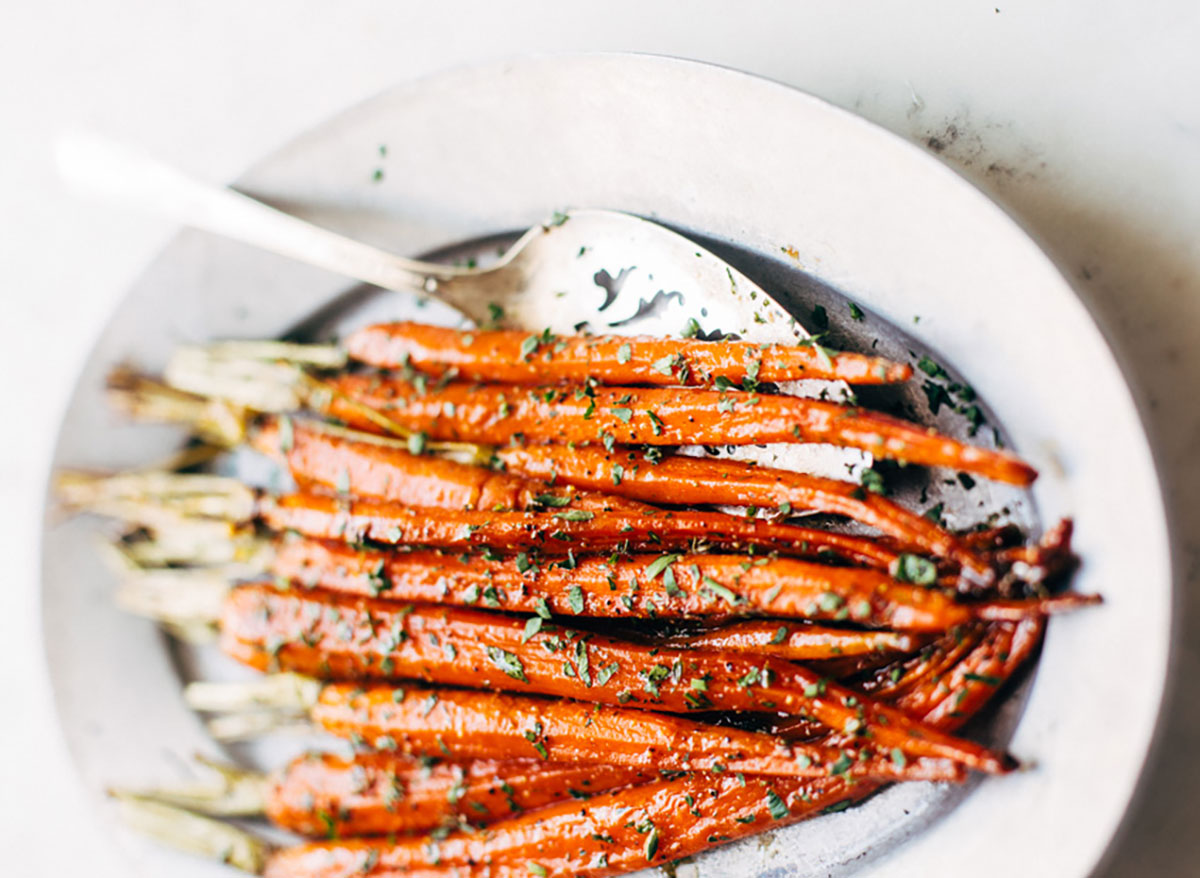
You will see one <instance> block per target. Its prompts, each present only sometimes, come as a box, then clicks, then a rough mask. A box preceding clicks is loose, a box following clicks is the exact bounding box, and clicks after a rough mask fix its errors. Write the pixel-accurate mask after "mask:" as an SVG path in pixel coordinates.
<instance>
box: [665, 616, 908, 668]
mask: <svg viewBox="0 0 1200 878" xmlns="http://www.w3.org/2000/svg"><path fill="white" fill-rule="evenodd" d="M668 642H670V643H671V644H672V645H674V646H683V647H689V648H691V649H716V650H722V649H724V650H733V651H734V652H757V653H759V654H761V655H769V656H774V657H775V658H780V659H787V660H788V661H819V660H821V659H836V658H843V657H850V656H862V655H877V654H883V655H887V654H893V653H906V652H912V651H913V650H915V649H917V647H918V646H919V645H920V644H921V642H922V640H921V638H920V637H915V636H913V635H912V634H907V633H904V632H899V631H857V630H854V629H849V628H828V627H824V626H820V625H809V624H805V623H801V624H796V623H795V622H788V621H783V620H779V619H754V620H750V621H746V622H735V623H733V624H730V625H722V626H721V627H719V628H713V629H711V630H708V631H704V632H702V633H700V634H691V635H687V636H681V637H676V638H672V639H671V640H670V641H668Z"/></svg>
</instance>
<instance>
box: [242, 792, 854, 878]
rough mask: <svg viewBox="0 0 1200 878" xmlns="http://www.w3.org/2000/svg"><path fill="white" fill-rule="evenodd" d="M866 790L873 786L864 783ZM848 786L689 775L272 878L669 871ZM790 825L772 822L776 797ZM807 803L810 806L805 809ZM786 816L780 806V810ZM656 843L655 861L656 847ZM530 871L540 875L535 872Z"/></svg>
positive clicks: (297, 862)
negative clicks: (677, 861)
mask: <svg viewBox="0 0 1200 878" xmlns="http://www.w3.org/2000/svg"><path fill="white" fill-rule="evenodd" d="M858 786H859V787H860V788H866V787H870V788H871V789H874V785H873V784H870V783H869V782H859V784H858ZM844 790H845V785H844V783H843V782H842V781H841V780H840V779H836V778H834V779H821V780H808V781H804V780H798V779H792V778H762V777H750V776H747V777H745V778H744V781H743V779H739V778H737V777H730V776H720V777H715V778H714V777H712V776H710V775H704V774H690V775H687V776H686V777H683V778H680V779H678V780H671V781H659V782H657V783H651V784H645V785H643V786H639V787H633V788H632V789H629V790H624V791H622V792H620V793H605V794H601V795H599V796H595V797H594V798H592V799H591V800H589V801H588V802H584V803H574V802H571V803H563V804H562V805H558V806H551V807H549V808H543V809H541V810H540V811H537V812H536V813H531V814H529V815H526V816H524V817H519V818H515V819H511V820H506V821H502V822H500V823H496V824H493V825H492V826H490V827H488V829H487V831H486V832H484V833H477V834H471V835H468V834H465V833H454V834H452V835H450V836H449V837H447V838H445V839H443V840H441V841H438V842H430V841H428V840H426V839H421V840H411V841H409V840H404V841H397V842H396V843H394V844H387V843H382V842H380V841H375V840H365V839H357V840H346V841H340V842H326V843H312V844H306V845H297V846H295V847H291V848H286V849H284V850H282V851H280V852H278V853H276V854H274V855H273V856H272V857H271V860H270V861H269V863H268V866H267V871H266V873H265V874H266V878H352V876H362V875H369V876H376V878H383V876H388V878H391V876H397V878H398V876H400V875H405V876H417V878H450V876H453V875H457V876H461V878H530V876H531V875H546V876H552V878H575V876H580V878H583V876H586V878H602V876H610V875H620V874H624V873H626V872H632V871H635V870H637V869H641V868H644V867H646V866H647V865H663V864H666V863H669V862H670V861H672V860H674V859H679V858H681V857H684V856H688V855H690V854H693V853H696V852H698V851H701V850H704V849H706V848H710V847H713V846H714V845H716V844H720V843H723V842H725V841H732V840H734V839H736V838H740V837H742V836H745V835H750V834H753V833H757V832H762V831H764V830H766V829H772V828H776V827H779V826H784V825H787V824H788V823H792V822H795V821H797V820H801V819H804V818H805V817H808V816H811V815H813V814H816V813H818V812H819V811H820V810H821V809H822V808H823V807H825V806H826V805H828V804H831V802H830V801H823V796H822V794H825V796H828V795H829V793H830V792H831V791H837V792H838V793H840V794H841V796H842V797H844V795H845V793H844V792H843V791H844ZM771 793H774V794H775V795H776V796H778V797H779V798H780V800H781V802H782V803H783V805H784V806H785V807H786V808H787V812H788V813H787V816H786V817H784V818H782V819H776V818H774V817H772V815H771V809H770V806H769V804H768V802H769V799H768V796H769V794H771ZM802 796H807V797H808V798H809V801H807V802H806V801H804V800H803V798H802ZM777 807H778V806H777ZM651 833H654V834H655V840H656V846H655V848H654V849H653V856H652V857H648V856H647V852H648V850H649V847H648V841H649V838H650V835H651ZM531 866H533V867H537V868H536V869H531Z"/></svg>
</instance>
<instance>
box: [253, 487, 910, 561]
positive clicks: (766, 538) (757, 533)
mask: <svg viewBox="0 0 1200 878" xmlns="http://www.w3.org/2000/svg"><path fill="white" fill-rule="evenodd" d="M258 512H259V515H260V516H261V518H262V520H263V522H264V523H265V524H266V525H267V526H268V527H269V528H271V529H272V530H276V531H289V530H294V531H297V532H299V533H302V534H304V535H305V536H309V537H315V538H317V539H324V540H342V541H345V542H355V543H357V542H362V541H363V540H372V541H374V542H378V543H386V544H389V545H414V546H433V547H437V548H456V549H457V548H470V547H472V546H495V547H498V548H502V549H503V550H505V551H513V552H516V551H521V550H528V549H544V550H546V551H547V552H549V553H552V554H566V552H567V550H568V549H571V550H577V551H583V550H585V549H586V550H587V551H591V552H598V551H610V550H613V549H621V550H625V549H627V548H629V547H640V548H645V549H649V550H659V549H663V550H666V549H672V548H684V547H688V546H690V545H692V543H693V541H697V540H700V541H705V542H707V543H710V544H717V545H722V546H739V545H747V546H763V547H767V548H778V549H788V550H794V551H798V552H800V553H801V554H815V553H818V552H820V551H822V550H825V551H828V552H831V553H833V554H834V555H838V556H841V557H845V558H848V559H850V560H862V559H864V558H865V559H869V560H871V561H873V563H874V564H875V565H877V566H878V565H882V566H886V565H887V564H890V563H891V562H892V561H894V560H895V558H896V557H897V554H898V553H896V552H895V551H893V550H891V549H889V548H887V547H886V546H879V545H877V544H875V543H873V542H872V541H870V540H867V539H863V538H862V537H852V536H846V535H844V534H835V533H830V532H829V531H822V530H817V529H815V528H806V527H797V526H795V525H791V524H775V523H773V522H769V521H758V520H749V519H741V518H735V517H734V516H732V515H724V514H722V513H719V512H694V511H692V510H686V509H685V510H680V511H678V512H675V511H670V510H654V511H645V512H627V511H613V512H603V511H601V512H593V511H591V510H582V509H575V510H570V509H562V510H558V511H555V512H480V511H476V510H471V509H464V510H447V509H433V508H428V507H426V508H421V507H411V506H404V505H401V504H399V503H393V502H389V501H386V500H360V499H355V498H351V497H333V496H329V495H326V494H311V493H300V494H288V495H286V496H283V497H278V498H271V497H264V498H263V499H262V500H261V501H260V503H259V510H258Z"/></svg>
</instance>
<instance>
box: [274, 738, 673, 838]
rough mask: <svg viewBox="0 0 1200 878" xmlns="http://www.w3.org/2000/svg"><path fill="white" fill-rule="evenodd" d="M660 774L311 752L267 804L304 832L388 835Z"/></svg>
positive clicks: (537, 762)
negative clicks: (349, 757) (418, 760)
mask: <svg viewBox="0 0 1200 878" xmlns="http://www.w3.org/2000/svg"><path fill="white" fill-rule="evenodd" d="M658 779H659V775H658V772H657V771H651V770H642V769H638V768H627V767H624V766H617V765H602V764H596V763H590V764H569V765H567V764H562V763H552V762H545V761H544V760H541V759H538V758H536V757H535V758H533V759H477V760H473V761H471V762H466V763H449V762H442V763H438V764H435V765H429V764H422V763H420V762H417V761H414V760H411V759H402V758H399V757H397V756H395V755H393V754H391V753H370V752H364V753H358V754H355V756H354V758H352V759H344V758H342V757H340V756H336V755H334V754H332V753H307V754H304V755H302V756H299V757H297V758H296V759H293V760H292V761H291V762H290V763H289V764H288V766H287V767H286V768H285V769H284V770H283V771H281V772H279V773H278V774H277V775H276V776H275V777H274V778H273V779H272V782H271V786H270V789H269V791H268V794H267V797H266V803H265V804H266V814H267V817H269V818H270V820H271V821H272V822H273V823H274V824H275V825H276V826H279V827H281V828H283V829H287V830H290V831H292V832H297V833H300V834H301V835H309V836H326V835H327V836H330V837H331V838H337V837H344V836H355V835H389V834H393V833H404V832H417V831H422V830H430V829H434V828H435V827H437V826H441V825H447V824H450V825H454V824H457V823H458V822H459V821H460V820H462V821H466V822H469V823H475V824H480V823H491V822H494V821H496V820H499V819H501V818H503V817H508V816H511V815H513V814H519V813H521V812H522V811H526V810H530V809H533V808H540V807H543V806H544V805H548V804H551V803H553V802H557V801H560V800H563V799H584V798H587V797H588V796H590V795H592V794H593V793H598V792H603V791H606V790H612V789H618V788H621V787H627V786H632V785H634V784H643V783H649V782H651V781H655V780H658Z"/></svg>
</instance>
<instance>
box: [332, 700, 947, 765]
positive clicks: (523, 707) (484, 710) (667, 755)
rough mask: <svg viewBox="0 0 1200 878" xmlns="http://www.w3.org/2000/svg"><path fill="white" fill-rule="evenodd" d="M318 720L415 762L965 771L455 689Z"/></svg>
mask: <svg viewBox="0 0 1200 878" xmlns="http://www.w3.org/2000/svg"><path fill="white" fill-rule="evenodd" d="M312 717H313V719H314V720H315V721H316V722H317V723H319V724H320V725H321V726H322V727H323V728H325V729H326V730H327V731H329V732H332V733H333V734H335V735H339V736H341V737H344V738H355V739H359V740H362V741H364V742H365V743H367V744H368V745H371V746H374V747H376V748H382V749H385V750H388V751H395V752H398V753H403V754H406V755H409V756H421V757H434V758H442V757H450V758H453V759H493V758H510V759H511V758H514V757H517V758H538V757H540V758H541V759H544V760H546V761H548V762H551V763H556V762H557V763H569V764H578V763H607V764H611V765H619V766H624V767H627V768H640V769H650V770H653V769H659V770H663V771H716V772H722V771H741V772H746V773H751V774H763V775H771V776H779V777H827V776H836V775H839V774H848V775H849V776H851V777H883V778H895V779H907V780H914V779H936V780H954V779H961V778H962V777H963V776H964V775H963V772H962V768H961V766H959V765H958V764H957V763H955V762H952V761H949V760H944V759H916V760H913V761H912V763H911V765H910V764H906V765H905V767H904V769H903V770H900V768H899V766H897V765H896V763H895V761H894V760H892V759H891V758H890V756H889V754H888V752H887V751H886V750H885V751H883V752H882V753H878V752H876V751H875V750H874V749H873V748H872V747H871V746H870V744H869V743H868V744H867V745H866V746H863V745H862V743H863V742H859V744H858V745H856V744H854V743H853V742H846V743H844V744H843V747H844V748H845V749H842V748H839V749H833V748H827V747H822V746H820V745H812V744H794V745H788V744H784V743H783V742H782V741H781V739H779V738H776V737H774V736H772V735H767V734H763V733H761V732H747V731H742V730H740V729H734V728H725V727H720V726H710V725H705V724H702V723H697V722H692V721H691V720H687V719H683V718H682V717H678V716H671V715H669V714H660V713H654V712H652V711H646V710H632V709H629V708H621V707H612V706H601V705H598V704H586V703H583V702H578V701H561V700H558V701H552V700H547V699H543V698H530V697H528V696H521V695H502V694H499V693H496V692H474V691H464V690H456V689H412V688H407V687H406V688H404V689H392V688H391V687H388V686H371V687H368V688H361V687H359V686H356V685H354V684H351V683H334V684H331V685H328V686H326V687H325V688H324V689H322V690H321V695H320V699H319V701H318V702H317V704H316V706H315V707H314V708H313V709H312Z"/></svg>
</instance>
